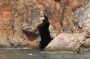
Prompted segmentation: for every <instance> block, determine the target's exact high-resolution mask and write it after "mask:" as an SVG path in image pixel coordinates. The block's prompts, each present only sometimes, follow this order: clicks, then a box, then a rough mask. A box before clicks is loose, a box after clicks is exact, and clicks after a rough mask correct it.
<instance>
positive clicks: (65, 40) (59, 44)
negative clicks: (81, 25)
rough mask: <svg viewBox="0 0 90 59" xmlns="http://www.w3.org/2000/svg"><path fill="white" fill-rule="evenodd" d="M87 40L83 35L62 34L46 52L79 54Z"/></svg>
mask: <svg viewBox="0 0 90 59" xmlns="http://www.w3.org/2000/svg"><path fill="white" fill-rule="evenodd" d="M84 40H85V34H83V33H80V34H79V33H75V34H70V33H61V34H59V35H58V36H57V37H55V38H54V39H53V40H52V41H51V42H50V43H49V44H48V45H47V47H46V48H45V51H60V52H62V51H65V52H66V51H67V52H77V51H78V50H79V48H80V46H81V45H82V44H83V42H84Z"/></svg>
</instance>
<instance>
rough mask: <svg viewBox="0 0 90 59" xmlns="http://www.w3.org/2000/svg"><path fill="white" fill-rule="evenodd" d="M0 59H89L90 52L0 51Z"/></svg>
mask: <svg viewBox="0 0 90 59" xmlns="http://www.w3.org/2000/svg"><path fill="white" fill-rule="evenodd" d="M0 59H90V52H83V53H79V54H77V53H52V52H51V53H44V52H41V51H40V50H38V49H5V48H4V49H0Z"/></svg>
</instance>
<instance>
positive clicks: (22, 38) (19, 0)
mask: <svg viewBox="0 0 90 59" xmlns="http://www.w3.org/2000/svg"><path fill="white" fill-rule="evenodd" d="M89 9H90V1H89V0H0V47H29V48H39V47H40V42H41V40H42V39H41V36H44V35H45V36H46V37H49V38H50V41H51V40H52V41H51V42H50V41H47V42H50V43H49V44H48V43H47V42H46V41H45V40H44V41H45V42H46V43H47V44H48V45H47V47H48V49H49V48H50V47H51V48H52V46H53V47H55V48H53V49H51V48H50V49H51V50H62V49H64V50H71V51H77V50H78V49H79V48H80V47H81V45H82V44H83V45H84V46H88V45H89V43H88V42H89V38H90V20H89V19H90V12H89V11H90V10H89ZM45 17H46V18H47V21H48V23H45V22H44V21H45ZM44 23H45V24H48V26H49V27H48V26H46V25H45V26H46V28H47V31H48V32H47V31H46V33H48V34H40V32H41V33H45V32H43V31H44V30H45V27H42V26H43V25H44ZM39 26H41V29H44V30H40V28H39ZM83 33H84V34H85V35H84V34H83ZM47 35H49V36H47ZM43 38H44V37H43ZM47 40H48V38H47ZM83 41H84V43H83ZM54 43H55V44H54ZM58 45H60V47H59V48H58ZM42 46H43V44H42ZM74 46H76V47H74ZM47 47H46V48H47Z"/></svg>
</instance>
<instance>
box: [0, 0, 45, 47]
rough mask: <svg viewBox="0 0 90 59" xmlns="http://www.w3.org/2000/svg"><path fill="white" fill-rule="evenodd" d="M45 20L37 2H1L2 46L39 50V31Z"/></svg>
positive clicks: (0, 0) (3, 0) (20, 0)
mask: <svg viewBox="0 0 90 59" xmlns="http://www.w3.org/2000/svg"><path fill="white" fill-rule="evenodd" d="M43 20H44V14H43V9H42V6H41V5H40V4H38V3H37V1H36V0H0V38H1V37H2V38H1V39H0V40H3V42H2V41H1V43H2V44H1V45H3V44H5V43H6V45H7V46H9V47H10V46H11V47H12V46H13V47H19V46H20V47H31V48H32V47H33V48H37V47H38V45H39V42H40V36H39V33H38V31H37V30H38V26H39V25H40V24H42V23H43ZM4 41H7V42H4Z"/></svg>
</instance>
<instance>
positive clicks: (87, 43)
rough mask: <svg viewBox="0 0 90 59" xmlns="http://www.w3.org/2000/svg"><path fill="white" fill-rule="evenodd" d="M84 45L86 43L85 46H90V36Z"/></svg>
mask: <svg viewBox="0 0 90 59" xmlns="http://www.w3.org/2000/svg"><path fill="white" fill-rule="evenodd" d="M83 45H84V47H85V48H89V47H90V38H88V39H86V40H85V41H84V44H83Z"/></svg>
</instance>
